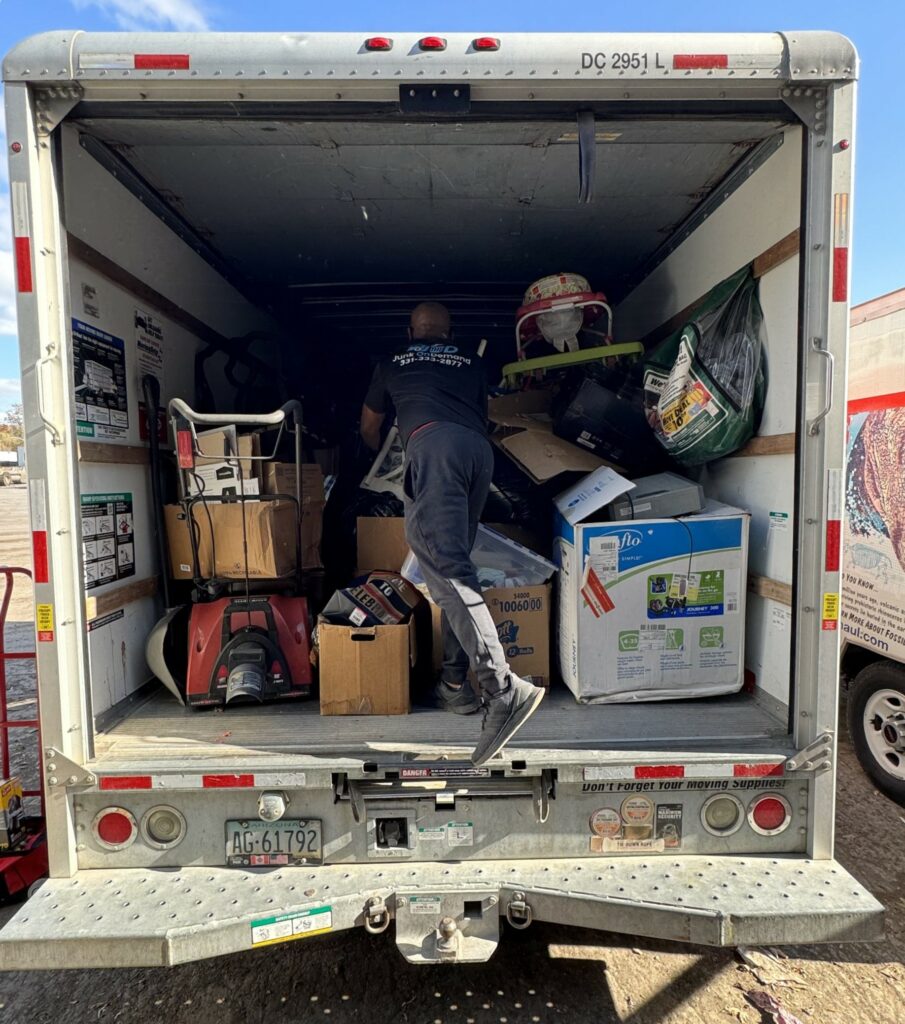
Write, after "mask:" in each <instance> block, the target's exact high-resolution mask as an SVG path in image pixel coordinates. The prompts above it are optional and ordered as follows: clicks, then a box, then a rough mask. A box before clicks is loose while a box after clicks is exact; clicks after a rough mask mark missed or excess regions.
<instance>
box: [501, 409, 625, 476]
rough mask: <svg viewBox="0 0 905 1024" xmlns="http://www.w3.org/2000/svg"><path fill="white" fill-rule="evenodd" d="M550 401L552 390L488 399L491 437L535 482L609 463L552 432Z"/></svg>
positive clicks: (587, 471)
mask: <svg viewBox="0 0 905 1024" xmlns="http://www.w3.org/2000/svg"><path fill="white" fill-rule="evenodd" d="M552 404H553V396H552V393H551V392H549V391H545V390H537V391H520V392H518V393H517V394H512V395H502V396H501V397H499V398H491V399H490V401H489V403H488V416H489V418H490V422H491V423H492V424H494V426H495V430H494V433H493V436H492V438H491V440H492V441H493V442H494V444H496V445H497V447H498V448H500V449H501V450H502V451H504V452H505V453H506V454H507V455H508V456H509V458H510V459H512V461H513V462H514V463H515V464H516V465H517V466H518V467H519V468H520V469H521V470H522V471H523V472H524V473H526V474H527V475H528V476H529V477H530V478H531V480H533V481H534V483H536V484H544V483H546V482H547V481H548V480H552V479H553V477H556V476H559V474H560V473H566V472H578V473H590V472H591V471H592V470H594V469H597V467H598V466H606V465H612V463H608V462H606V461H605V460H604V459H601V458H598V456H596V455H594V454H593V453H592V452H588V451H583V450H582V449H581V448H578V447H576V446H575V445H574V444H571V443H570V442H569V441H566V440H564V439H563V438H561V437H556V436H555V435H554V433H553V420H552V417H551V407H552ZM614 468H618V467H614Z"/></svg>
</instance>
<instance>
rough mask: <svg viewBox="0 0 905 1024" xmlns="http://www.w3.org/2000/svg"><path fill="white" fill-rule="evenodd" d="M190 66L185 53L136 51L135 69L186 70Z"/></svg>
mask: <svg viewBox="0 0 905 1024" xmlns="http://www.w3.org/2000/svg"><path fill="white" fill-rule="evenodd" d="M191 66H192V63H191V60H190V58H189V55H188V54H187V53H136V54H135V70H136V71H188V70H189V68H190V67H191Z"/></svg>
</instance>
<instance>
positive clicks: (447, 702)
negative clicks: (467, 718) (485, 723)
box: [431, 679, 481, 715]
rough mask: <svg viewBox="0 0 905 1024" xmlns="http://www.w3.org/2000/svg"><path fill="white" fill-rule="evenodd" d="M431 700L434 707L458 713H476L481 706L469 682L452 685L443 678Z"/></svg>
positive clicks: (434, 690)
mask: <svg viewBox="0 0 905 1024" xmlns="http://www.w3.org/2000/svg"><path fill="white" fill-rule="evenodd" d="M431 701H432V705H433V707H435V708H443V710H444V711H452V712H454V713H455V714H457V715H471V714H474V712H475V711H477V710H478V708H479V707H480V706H481V703H480V701H479V700H478V698H477V697H476V696H475V695H474V691H473V690H472V688H471V687H470V686H469V685H468V683H467V682H465V683H463V684H462V685H461V686H450V685H449V683H446V682H444V681H443V680H442V679H441V680H440V681H439V682H438V683H437V685H436V686H435V687H434V689H433V692H432V694H431Z"/></svg>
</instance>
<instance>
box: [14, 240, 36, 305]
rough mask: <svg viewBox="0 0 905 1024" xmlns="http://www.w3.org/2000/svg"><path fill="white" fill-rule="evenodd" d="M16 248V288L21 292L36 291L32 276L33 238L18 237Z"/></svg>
mask: <svg viewBox="0 0 905 1024" xmlns="http://www.w3.org/2000/svg"><path fill="white" fill-rule="evenodd" d="M15 248H16V288H17V289H18V290H19V291H20V292H32V291H34V281H33V280H32V276H31V240H30V239H28V238H17V239H16V240H15Z"/></svg>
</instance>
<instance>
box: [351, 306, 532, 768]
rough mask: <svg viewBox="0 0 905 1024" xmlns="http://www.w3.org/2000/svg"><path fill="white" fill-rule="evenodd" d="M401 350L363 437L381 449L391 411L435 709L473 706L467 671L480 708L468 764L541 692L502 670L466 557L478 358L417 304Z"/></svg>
mask: <svg viewBox="0 0 905 1024" xmlns="http://www.w3.org/2000/svg"><path fill="white" fill-rule="evenodd" d="M408 334H409V340H408V344H406V345H404V346H403V347H402V348H401V349H400V350H399V351H397V352H396V353H395V354H394V355H393V356H392V357H390V358H389V359H387V360H384V361H382V362H381V363H380V364H379V365H378V366H377V368H376V369H375V371H374V376H373V378H372V380H371V384H370V387H369V388H368V393H367V396H366V397H365V401H364V405H363V407H362V410H361V436H362V438H363V440H364V442H365V444H367V445H368V447H369V448H372V449H373V450H375V451H376V450H377V449H378V448H379V447H380V431H381V427H382V426H383V422H384V419H385V417H386V414H387V410H388V408H389V406H390V405H392V406H393V407H394V408H395V411H396V417H397V422H398V425H399V432H400V435H401V437H402V443H403V445H404V447H405V458H406V469H405V495H406V500H405V536H406V540H407V541H408V543H409V546H410V547H411V549H412V551H413V552H414V553H415V555H416V557H417V559H418V564H419V566H420V569H421V573H422V575H423V576H424V580H425V582H426V583H427V587H428V590H429V591H430V594H431V597H432V598H433V599H434V601H436V603H437V604H438V605H439V606H440V608H441V609H442V610H443V613H444V644H443V646H444V650H443V672H442V674H441V678H440V681H439V682H438V683H437V686H436V688H435V690H434V695H435V699H436V701H437V704H438V705H439V706H441V707H444V708H446V709H448V710H450V711H454V712H456V713H458V714H469V713H471V712H472V711H476V710H477V709H478V706H479V705H478V702H477V700H476V698H475V695H474V694H473V693H472V691H471V689H470V687H469V685H468V682H467V680H466V676H467V672H468V666H469V664H470V665H471V668H472V669H473V670H474V673H475V677H476V678H477V681H478V686H479V688H480V692H481V693H482V695H483V703H484V709H485V715H484V725H483V731H482V734H481V737H480V739H479V740H478V744H477V746H476V747H475V749H474V751H473V752H472V755H471V759H472V762H473V763H474V764H476V765H479V764H483V763H484V762H485V761H488V760H489V759H490V758H492V757H494V756H495V755H496V754H498V753H499V752H500V751H501V750H502V749H503V747H504V746H505V745H506V743H508V742H509V740H510V739H512V737H513V736H514V735H515V733H516V732H517V731H518V730H519V729H520V728H521V727H522V726H523V725H524V724H525V722H526V721H527V720H528V719H529V718H530V717H531V715H532V714H533V713H534V711H535V710H536V709H537V707H538V705H539V704H540V702H541V700H542V698H543V696H544V691H543V689H542V688H541V687H539V686H534V685H532V684H531V683H529V682H527V681H526V680H524V679H520V678H519V677H518V676H517V675H516V674H515V673H514V672H513V671H512V669H511V668H510V667H509V663H508V662H507V661H506V656H505V654H504V652H503V648H502V646H501V644H500V641H499V638H498V636H497V631H496V626H495V624H494V622H493V619H492V618H491V615H490V611H489V610H488V608H487V605H486V604H485V602H484V598H483V597H482V595H481V587H480V583H479V582H478V575H477V571H476V569H475V567H474V564H473V563H472V561H471V549H472V547H473V546H474V540H475V534H476V531H477V527H478V521H479V519H480V515H481V512H482V510H483V508H484V502H485V501H486V500H487V494H488V492H489V490H490V480H491V476H492V473H493V450H492V449H491V447H490V442H489V441H488V439H487V382H486V379H485V376H484V367H483V365H482V363H481V360H480V358H479V357H478V355H477V353H476V352H468V351H466V350H464V349H463V348H462V347H461V346H460V345H458V344H457V343H456V342H455V340H454V338H453V333H452V330H451V327H450V317H449V311H448V310H447V309H446V307H445V306H441V305H440V304H439V303H437V302H423V303H421V304H420V305H418V306H416V307H415V309H414V310H413V311H412V315H411V322H410V326H409V329H408Z"/></svg>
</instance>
